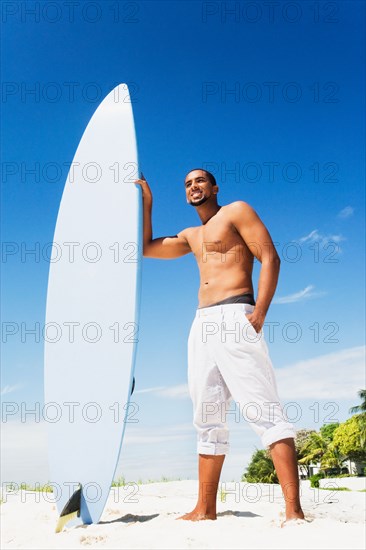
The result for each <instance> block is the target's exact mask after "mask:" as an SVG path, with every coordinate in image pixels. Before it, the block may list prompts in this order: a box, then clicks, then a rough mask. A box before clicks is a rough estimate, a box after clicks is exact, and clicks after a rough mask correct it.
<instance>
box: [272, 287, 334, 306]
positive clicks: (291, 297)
mask: <svg viewBox="0 0 366 550" xmlns="http://www.w3.org/2000/svg"><path fill="white" fill-rule="evenodd" d="M314 288H315V287H314V286H313V285H308V286H307V287H305V288H304V289H303V290H299V291H298V292H294V293H293V294H288V295H287V296H280V297H278V298H274V299H273V302H272V303H273V304H292V303H294V302H300V301H302V300H307V299H308V298H317V297H318V296H323V295H324V294H325V292H323V291H318V292H314Z"/></svg>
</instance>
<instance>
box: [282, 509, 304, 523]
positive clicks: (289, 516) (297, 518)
mask: <svg viewBox="0 0 366 550" xmlns="http://www.w3.org/2000/svg"><path fill="white" fill-rule="evenodd" d="M306 522H307V520H306V519H305V516H304V512H303V511H302V510H301V508H300V509H299V510H297V511H291V512H286V519H285V521H283V522H282V523H281V527H285V525H288V524H290V523H291V525H295V524H301V523H306Z"/></svg>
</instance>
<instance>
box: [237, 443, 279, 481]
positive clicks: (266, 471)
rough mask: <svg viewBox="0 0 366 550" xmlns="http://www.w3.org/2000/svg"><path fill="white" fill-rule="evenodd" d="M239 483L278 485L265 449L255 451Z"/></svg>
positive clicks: (268, 454) (269, 457)
mask: <svg viewBox="0 0 366 550" xmlns="http://www.w3.org/2000/svg"><path fill="white" fill-rule="evenodd" d="M241 481H247V482H248V483H279V481H278V477H277V474H276V470H275V468H274V465H273V461H272V459H271V455H270V453H269V451H268V450H267V449H257V450H256V452H255V453H254V454H253V456H252V460H251V462H250V464H249V466H248V468H247V470H246V472H245V473H244V474H243V476H242V478H241Z"/></svg>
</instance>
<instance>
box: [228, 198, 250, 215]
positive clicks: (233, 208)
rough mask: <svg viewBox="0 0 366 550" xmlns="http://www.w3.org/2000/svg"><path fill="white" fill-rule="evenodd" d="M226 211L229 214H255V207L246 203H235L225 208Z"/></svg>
mask: <svg viewBox="0 0 366 550" xmlns="http://www.w3.org/2000/svg"><path fill="white" fill-rule="evenodd" d="M223 209H225V210H224V211H226V212H227V213H228V214H233V215H235V214H245V213H249V212H253V207H252V206H250V204H248V203H247V202H245V201H234V202H231V203H229V204H226V205H225V206H223Z"/></svg>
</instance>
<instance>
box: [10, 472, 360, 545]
mask: <svg viewBox="0 0 366 550" xmlns="http://www.w3.org/2000/svg"><path fill="white" fill-rule="evenodd" d="M221 488H222V489H225V488H226V491H229V489H230V488H232V489H233V493H232V494H227V496H226V502H222V501H221V500H220V497H219V498H218V512H219V516H218V519H217V521H200V522H187V521H182V520H180V521H176V518H177V517H178V516H179V515H182V514H184V513H185V512H189V511H191V510H192V509H193V507H194V505H195V502H196V494H197V493H196V491H197V482H196V481H173V482H167V483H152V484H147V485H139V486H136V488H135V489H136V490H135V494H134V495H133V494H132V493H133V492H134V490H133V488H131V487H130V488H123V487H121V488H119V489H114V490H112V492H111V495H110V497H109V500H108V503H107V505H106V508H105V510H104V513H103V516H102V518H101V521H100V523H99V524H98V525H88V526H78V527H66V528H65V529H64V531H63V532H62V533H59V534H55V533H54V529H55V525H56V522H57V519H58V516H57V511H56V507H55V505H54V504H53V503H52V502H47V500H51V499H52V497H51V495H50V494H48V495H47V499H45V498H44V497H43V495H39V494H38V495H37V494H36V493H32V494H30V493H27V494H24V493H18V494H14V495H8V496H7V498H6V501H5V502H4V503H3V504H2V505H1V506H0V511H1V548H4V549H5V548H27V549H31V548H39V549H41V548H44V549H46V548H49V549H52V548H69V549H74V548H85V547H86V548H108V549H109V548H111V549H112V548H126V549H127V548H138V549H145V548H157V549H163V548H171V549H176V548H212V549H215V548H218V549H221V548H228V549H229V548H230V549H231V548H242V549H247V548H248V549H266V550H267V549H286V548H291V549H297V548H299V549H300V548H301V549H306V550H309V549H328V548H329V549H332V550H334V549H352V550H356V549H359V548H365V535H366V533H365V524H364V521H365V500H366V493H364V492H358V491H337V492H336V491H326V490H314V489H310V486H309V482H308V481H303V482H301V502H302V506H303V510H304V513H305V516H306V518H307V519H308V520H309V521H308V522H306V523H302V524H292V525H291V524H288V525H287V526H286V527H282V528H281V527H280V525H281V522H282V521H283V519H284V500H283V497H282V492H281V489H280V487H279V486H274V485H268V484H255V485H254V484H250V485H248V484H244V483H240V484H239V483H238V484H233V483H231V484H230V483H226V484H223V485H222V486H221ZM36 499H39V502H36ZM22 500H23V502H22ZM134 500H135V502H134Z"/></svg>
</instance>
